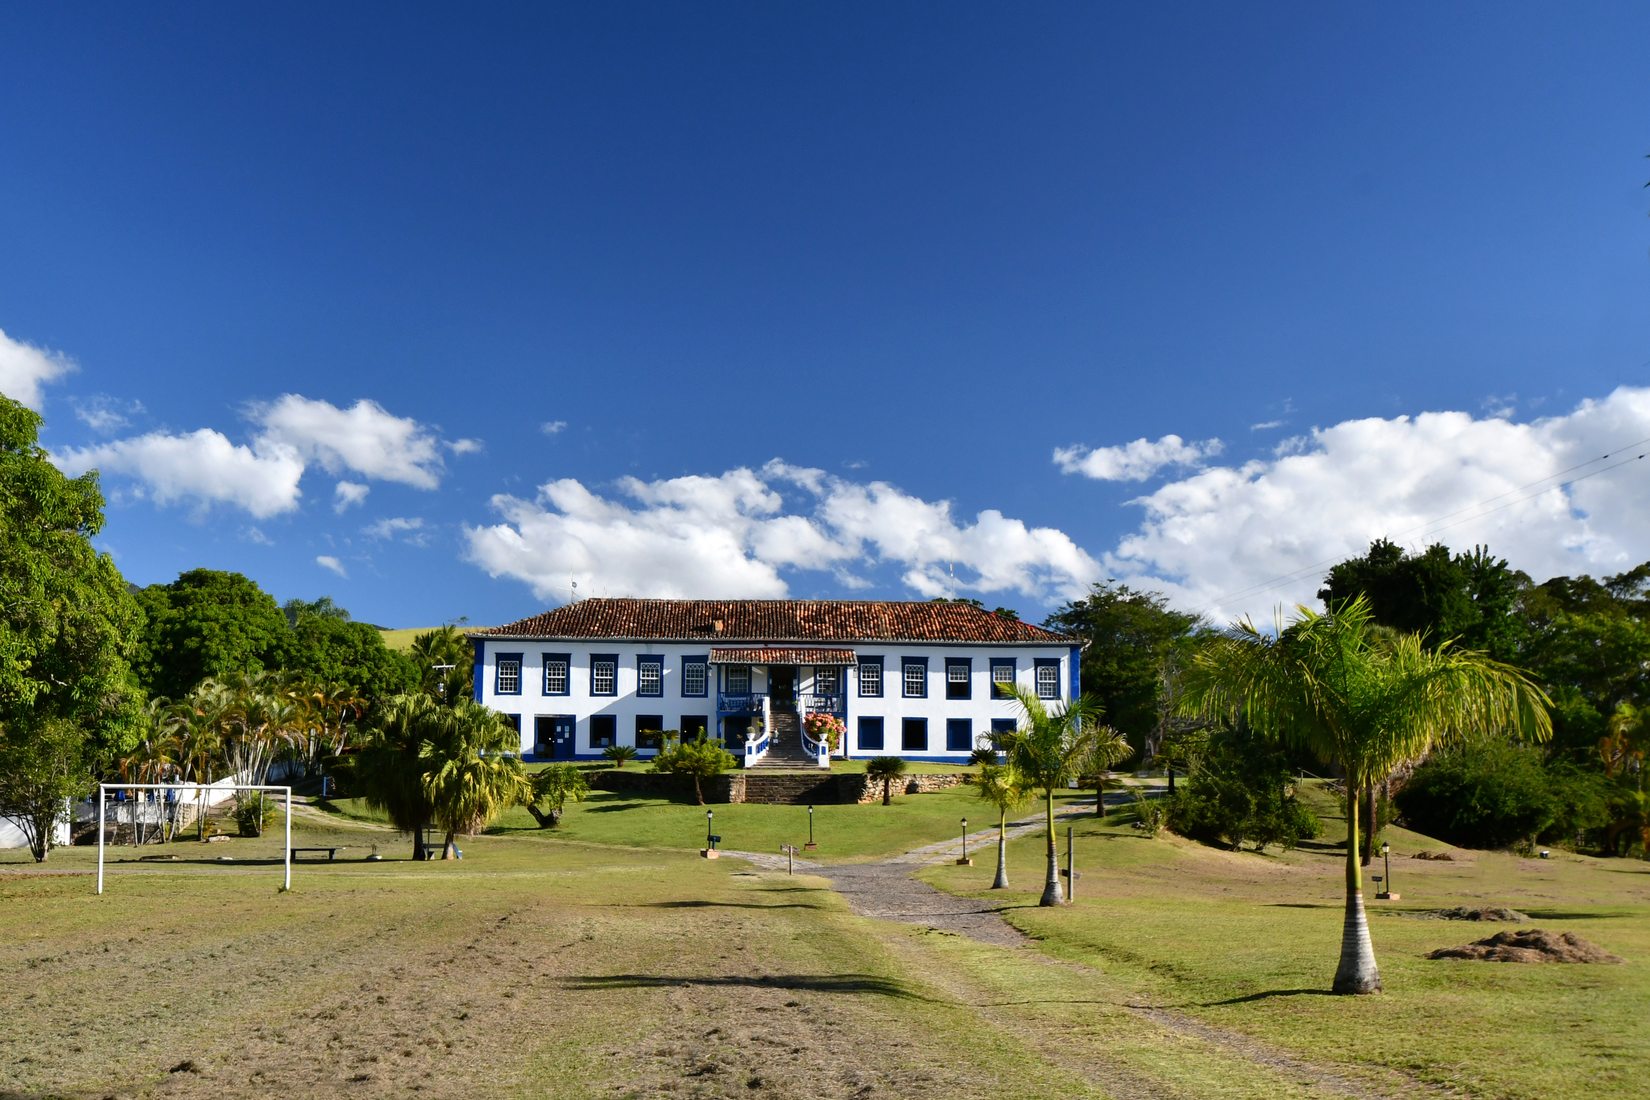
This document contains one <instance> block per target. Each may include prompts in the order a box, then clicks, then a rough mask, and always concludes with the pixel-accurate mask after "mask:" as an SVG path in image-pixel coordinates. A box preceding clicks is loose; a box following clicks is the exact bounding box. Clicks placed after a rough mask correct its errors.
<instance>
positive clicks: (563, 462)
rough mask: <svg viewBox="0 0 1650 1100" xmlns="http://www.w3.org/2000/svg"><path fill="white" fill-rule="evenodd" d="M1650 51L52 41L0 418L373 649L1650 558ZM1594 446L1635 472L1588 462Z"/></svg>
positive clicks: (1399, 44)
mask: <svg viewBox="0 0 1650 1100" xmlns="http://www.w3.org/2000/svg"><path fill="white" fill-rule="evenodd" d="M1646 41H1650V8H1647V7H1646V6H1645V5H1642V4H1627V3H1621V4H1605V3H1600V4H1589V5H1583V6H1581V7H1554V6H1552V5H1540V4H1493V5H1492V4H1452V5H1421V4H1400V5H1390V6H1386V7H1383V8H1381V9H1379V10H1374V9H1369V10H1364V9H1357V10H1354V9H1347V8H1342V7H1338V6H1326V5H1314V4H1281V3H1280V4H1268V5H1229V4H1213V3H1208V4H1166V5H1150V6H1147V5H1138V6H1131V7H1122V6H1117V7H1116V8H1112V7H1110V6H1102V5H1069V6H1067V5H1045V6H1037V7H1030V6H1026V5H1014V6H1002V7H987V6H984V5H971V4H962V5H958V4H937V3H936V4H920V5H919V4H892V5H875V6H873V5H858V6H853V5H774V4H716V5H708V4H625V5H549V4H525V5H519V6H517V5H503V4H493V5H484V6H479V7H473V6H462V7H461V6H458V5H447V6H438V5H413V4H400V3H397V4H382V5H368V4H351V5H322V4H303V3H294V4H283V5H277V6H264V7H262V8H257V9H249V8H245V7H243V6H235V5H209V4H149V5H110V4H100V5H33V6H27V7H23V6H12V7H9V8H8V9H7V10H6V11H5V13H4V14H0V242H3V243H0V248H3V249H4V256H5V259H6V262H5V263H4V264H0V330H3V332H4V337H3V338H0V391H3V392H6V393H8V394H9V395H11V396H13V397H17V398H19V399H21V400H24V401H25V402H27V403H28V404H30V405H32V406H34V407H35V408H38V409H40V410H41V411H42V412H43V414H44V415H45V417H46V431H45V436H44V441H45V443H46V445H47V446H48V448H49V449H50V450H51V451H52V453H53V455H54V456H55V458H56V460H57V461H58V462H59V464H60V465H62V466H63V467H64V468H65V469H68V470H71V471H74V472H78V471H79V470H82V469H86V468H93V467H95V468H97V469H99V470H100V472H101V474H102V478H103V484H104V489H105V492H106V494H107V496H108V497H109V508H108V523H107V526H106V528H105V531H104V533H103V535H102V536H101V537H100V539H99V544H100V545H101V546H102V547H103V548H105V549H107V550H108V551H109V552H111V553H112V554H113V555H114V556H115V559H116V561H117V562H118V564H119V565H120V567H121V569H122V571H123V572H124V573H125V574H126V576H127V577H128V578H129V579H131V580H133V581H135V582H137V583H140V584H148V583H154V582H158V581H168V580H170V579H172V578H173V577H175V576H176V575H177V574H178V573H179V572H181V571H183V570H185V569H189V568H193V567H197V566H206V567H211V568H217V569H233V570H237V571H240V572H243V573H245V574H247V575H248V576H251V577H252V578H253V579H255V580H257V581H258V582H259V583H260V584H261V585H262V586H263V587H264V588H266V589H267V590H269V591H270V592H272V593H273V594H275V595H276V596H277V597H278V598H280V599H283V600H284V599H287V598H290V597H295V596H296V597H303V598H306V599H308V598H315V597H318V596H321V595H330V596H332V597H333V598H334V599H335V600H336V601H337V602H338V603H340V604H342V605H343V606H345V607H348V608H349V609H350V610H351V611H352V612H353V613H354V614H355V616H356V617H357V618H361V619H364V620H368V621H373V622H378V623H381V624H384V625H391V626H415V625H416V626H424V625H431V624H434V623H439V622H443V621H448V620H455V619H458V618H460V617H466V618H467V619H468V621H470V622H472V623H476V624H490V623H496V622H503V621H509V620H512V619H515V618H518V617H522V616H525V615H528V614H531V613H534V612H536V611H538V610H541V609H542V608H544V607H546V606H549V605H551V604H555V603H559V602H563V601H565V600H566V599H567V598H568V596H569V594H570V592H571V591H572V585H573V584H574V583H576V584H577V586H578V588H577V590H578V592H579V594H580V595H581V596H583V595H603V594H608V595H660V596H665V595H704V596H798V597H837V596H841V597H859V598H921V597H927V596H931V595H935V594H955V595H963V596H973V597H976V598H979V599H982V600H984V601H985V602H986V603H987V604H988V605H989V606H995V605H998V604H1006V605H1009V606H1014V607H1017V608H1019V609H1020V610H1021V611H1022V613H1024V614H1025V615H1026V616H1027V617H1031V618H1039V619H1040V618H1041V617H1042V616H1043V615H1044V614H1046V613H1047V612H1048V611H1049V610H1051V609H1052V608H1053V607H1055V606H1057V605H1058V604H1059V603H1060V602H1061V601H1062V600H1065V599H1069V598H1071V597H1073V596H1075V595H1080V594H1081V593H1082V592H1083V591H1084V590H1085V589H1086V587H1087V585H1089V584H1091V583H1093V582H1095V581H1104V580H1106V579H1107V578H1120V579H1123V580H1127V581H1129V582H1130V583H1133V584H1136V585H1139V586H1142V587H1147V588H1153V589H1156V590H1159V591H1162V592H1164V593H1166V594H1168V595H1169V596H1170V597H1171V598H1172V599H1173V600H1174V602H1175V603H1177V604H1178V605H1180V606H1183V607H1186V608H1189V609H1192V610H1198V611H1204V612H1207V613H1209V614H1211V615H1213V616H1215V617H1217V618H1226V617H1231V616H1235V615H1238V614H1242V613H1253V614H1255V615H1256V616H1257V617H1259V616H1268V615H1270V613H1271V609H1272V608H1273V607H1274V606H1276V605H1278V604H1280V603H1290V602H1294V601H1297V600H1310V599H1311V598H1312V595H1313V593H1314V591H1315V589H1316V584H1317V581H1318V580H1319V578H1320V577H1321V575H1322V572H1323V570H1324V568H1325V567H1326V566H1327V565H1328V564H1329V563H1332V562H1334V561H1336V560H1339V559H1341V558H1344V557H1347V556H1349V555H1352V554H1356V553H1359V552H1361V551H1362V550H1363V549H1364V548H1365V547H1366V546H1367V544H1368V542H1369V541H1370V540H1371V539H1373V538H1376V537H1382V536H1386V537H1391V538H1393V539H1395V540H1396V541H1399V542H1401V543H1405V544H1407V545H1415V546H1423V545H1426V544H1428V543H1430V542H1432V541H1444V542H1446V543H1448V544H1450V545H1453V546H1456V547H1458V548H1467V547H1470V546H1472V545H1473V544H1474V543H1486V544H1487V545H1489V547H1490V548H1491V549H1492V550H1493V551H1495V552H1496V553H1498V554H1501V555H1503V556H1505V557H1507V558H1509V559H1510V560H1511V561H1512V563H1513V564H1514V565H1515V566H1518V567H1520V568H1523V569H1526V570H1527V571H1529V572H1530V573H1531V574H1532V575H1534V576H1536V577H1537V579H1544V578H1545V577H1547V576H1551V575H1555V574H1559V573H1593V574H1604V573H1610V572H1617V571H1620V570H1622V569H1625V568H1629V567H1631V566H1632V565H1636V564H1638V563H1639V562H1641V561H1643V560H1645V559H1647V558H1650V488H1647V482H1646V471H1647V468H1650V467H1647V466H1646V464H1645V463H1644V462H1641V461H1637V460H1636V459H1635V458H1634V457H1633V456H1634V455H1635V454H1636V453H1637V452H1635V451H1633V448H1634V447H1635V446H1636V447H1638V448H1639V450H1640V451H1642V450H1644V449H1645V443H1646V441H1647V440H1650V388H1647V387H1650V310H1647V309H1646V305H1647V300H1650V299H1647V291H1650V218H1647V217H1646V215H1647V213H1650V192H1646V191H1645V190H1644V188H1643V184H1644V182H1645V180H1647V179H1650V161H1647V160H1646V159H1645V155H1646V153H1650V110H1647V108H1650V59H1647V58H1646V56H1645V53H1644V50H1643V44H1644V43H1645V42H1646ZM1604 455H1611V456H1613V457H1611V458H1607V459H1606V458H1602V457H1601V456H1604Z"/></svg>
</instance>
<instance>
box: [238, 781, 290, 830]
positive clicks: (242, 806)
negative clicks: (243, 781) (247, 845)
mask: <svg viewBox="0 0 1650 1100" xmlns="http://www.w3.org/2000/svg"><path fill="white" fill-rule="evenodd" d="M277 812H279V811H278V810H277V808H276V802H275V799H273V798H265V797H264V794H263V792H262V791H253V792H252V793H251V794H248V795H246V796H245V797H243V798H242V799H241V800H240V801H239V802H238V803H236V805H235V825H236V827H237V828H239V829H240V831H241V835H242V836H263V835H264V829H265V828H266V827H268V825H269V823H270V822H272V821H274V820H275V815H276V813H277Z"/></svg>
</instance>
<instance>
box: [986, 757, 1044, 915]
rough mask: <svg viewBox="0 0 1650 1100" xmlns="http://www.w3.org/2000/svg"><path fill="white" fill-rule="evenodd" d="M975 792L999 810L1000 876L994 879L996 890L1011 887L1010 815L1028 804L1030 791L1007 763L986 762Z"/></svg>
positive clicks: (992, 886) (998, 851)
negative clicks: (1009, 879) (1009, 885)
mask: <svg viewBox="0 0 1650 1100" xmlns="http://www.w3.org/2000/svg"><path fill="white" fill-rule="evenodd" d="M974 791H975V793H976V794H978V795H979V796H980V797H981V798H983V799H984V800H985V801H986V802H989V803H990V804H991V805H992V806H994V807H996V810H997V877H996V878H994V879H992V880H991V888H992V889H993V890H1006V889H1008V815H1009V812H1010V811H1012V810H1014V809H1015V808H1016V807H1018V806H1022V805H1024V804H1025V802H1026V800H1027V799H1028V798H1030V797H1031V792H1030V791H1029V790H1027V789H1026V787H1025V784H1024V783H1022V782H1021V781H1020V776H1019V775H1018V773H1016V772H1015V771H1014V768H1013V767H1012V766H1011V765H1008V764H985V765H982V766H981V768H980V775H979V778H978V779H977V780H975V783H974Z"/></svg>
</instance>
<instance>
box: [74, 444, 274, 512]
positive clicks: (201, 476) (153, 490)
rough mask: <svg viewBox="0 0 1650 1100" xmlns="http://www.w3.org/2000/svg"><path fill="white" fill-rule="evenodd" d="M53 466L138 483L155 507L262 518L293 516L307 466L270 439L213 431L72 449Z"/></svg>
mask: <svg viewBox="0 0 1650 1100" xmlns="http://www.w3.org/2000/svg"><path fill="white" fill-rule="evenodd" d="M53 461H54V462H55V463H56V464H57V466H58V467H59V468H60V469H62V470H63V471H64V472H65V473H67V474H69V475H71V476H73V475H76V474H80V473H84V472H85V471H86V470H89V469H92V468H94V467H95V468H96V469H98V470H99V471H101V472H102V473H104V474H105V475H107V474H124V475H126V476H129V477H132V478H136V479H137V480H138V481H140V482H142V487H140V488H137V489H134V490H133V495H134V496H137V497H147V498H148V499H150V500H153V501H154V502H155V503H156V504H173V503H178V502H182V501H194V502H196V503H198V504H202V505H211V504H231V505H235V506H236V507H239V508H244V509H245V510H246V511H248V512H250V513H251V514H252V515H253V516H255V517H257V518H258V519H267V518H269V517H270V516H275V515H279V514H281V513H282V512H290V511H291V510H293V509H294V508H296V507H297V506H298V500H299V497H300V496H302V493H301V492H300V490H299V488H298V481H299V479H300V478H301V477H302V476H303V473H304V462H303V459H302V458H300V457H299V455H298V454H297V452H296V451H295V450H294V449H293V448H291V447H287V446H284V445H282V444H279V443H273V442H270V441H267V440H265V441H260V442H259V443H257V444H256V445H254V446H252V447H246V446H242V445H240V444H236V443H231V442H230V441H229V439H228V438H227V437H225V436H224V435H223V434H222V433H221V432H216V431H213V430H212V429H210V428H201V429H200V430H199V431H194V432H190V433H188V434H187V435H169V434H167V433H164V432H150V433H149V434H147V435H141V436H136V437H134V438H131V439H122V440H116V441H113V442H109V443H100V444H98V445H96V446H92V447H84V448H68V449H66V450H63V451H59V452H57V453H56V454H54V455H53Z"/></svg>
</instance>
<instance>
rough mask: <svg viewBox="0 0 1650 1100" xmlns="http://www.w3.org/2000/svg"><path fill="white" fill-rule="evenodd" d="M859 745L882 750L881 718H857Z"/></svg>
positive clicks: (877, 750)
mask: <svg viewBox="0 0 1650 1100" xmlns="http://www.w3.org/2000/svg"><path fill="white" fill-rule="evenodd" d="M879 663H880V662H879ZM859 747H860V748H861V749H870V750H872V751H874V752H881V751H882V719H881V718H861V719H860V720H859Z"/></svg>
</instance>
